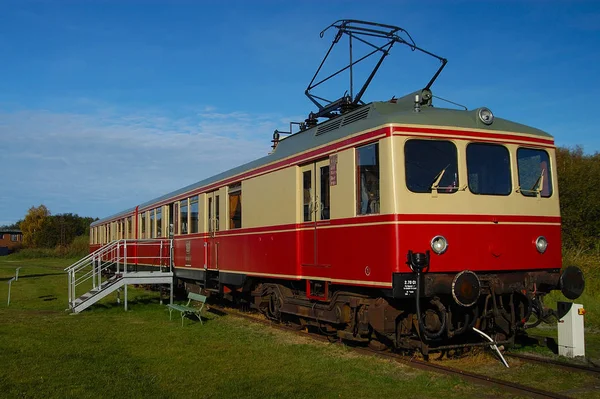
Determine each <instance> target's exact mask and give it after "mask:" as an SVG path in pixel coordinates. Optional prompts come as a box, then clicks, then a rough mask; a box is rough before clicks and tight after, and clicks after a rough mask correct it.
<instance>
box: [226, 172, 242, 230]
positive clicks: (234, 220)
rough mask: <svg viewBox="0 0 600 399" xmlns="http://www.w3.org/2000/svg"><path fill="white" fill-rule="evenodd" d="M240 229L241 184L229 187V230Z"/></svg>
mask: <svg viewBox="0 0 600 399" xmlns="http://www.w3.org/2000/svg"><path fill="white" fill-rule="evenodd" d="M241 227H242V184H241V183H237V184H234V185H231V186H229V228H230V229H239V228H241Z"/></svg>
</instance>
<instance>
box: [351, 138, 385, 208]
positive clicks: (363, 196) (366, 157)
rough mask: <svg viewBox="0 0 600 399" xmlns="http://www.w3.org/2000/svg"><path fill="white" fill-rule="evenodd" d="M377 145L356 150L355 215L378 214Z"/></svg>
mask: <svg viewBox="0 0 600 399" xmlns="http://www.w3.org/2000/svg"><path fill="white" fill-rule="evenodd" d="M379 176H380V175H379V144H378V143H375V144H370V145H366V146H364V147H360V148H357V149H356V180H357V181H356V188H357V190H356V205H357V209H356V214H357V215H368V214H373V213H379Z"/></svg>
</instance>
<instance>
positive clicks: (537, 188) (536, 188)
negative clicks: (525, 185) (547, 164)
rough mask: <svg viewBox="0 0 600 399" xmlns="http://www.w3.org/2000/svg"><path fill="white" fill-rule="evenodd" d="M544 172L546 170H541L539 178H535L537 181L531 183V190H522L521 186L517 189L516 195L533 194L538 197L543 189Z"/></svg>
mask: <svg viewBox="0 0 600 399" xmlns="http://www.w3.org/2000/svg"><path fill="white" fill-rule="evenodd" d="M545 172H546V169H542V172H541V173H540V176H539V177H538V178H537V180H536V181H535V183H533V185H532V186H531V188H530V189H529V190H527V189H522V188H521V186H519V187H517V192H518V193H523V192H526V193H533V194H535V196H536V197H538V196H539V195H540V194H541V193H542V190H543V187H544V173H545Z"/></svg>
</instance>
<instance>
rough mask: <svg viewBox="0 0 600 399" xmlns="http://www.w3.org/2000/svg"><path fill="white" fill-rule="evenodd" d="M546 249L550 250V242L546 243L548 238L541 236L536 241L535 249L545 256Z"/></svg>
mask: <svg viewBox="0 0 600 399" xmlns="http://www.w3.org/2000/svg"><path fill="white" fill-rule="evenodd" d="M546 248H548V241H546V237H544V236H539V237H538V238H537V239H536V240H535V249H537V250H538V252H539V253H541V254H543V253H544V252H546Z"/></svg>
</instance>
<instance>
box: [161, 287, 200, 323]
mask: <svg viewBox="0 0 600 399" xmlns="http://www.w3.org/2000/svg"><path fill="white" fill-rule="evenodd" d="M192 301H195V302H199V303H200V304H201V305H200V307H199V308H195V307H193V306H190V303H191V302H192ZM205 302H206V297H205V296H204V295H200V294H194V293H193V292H190V293H188V302H187V304H186V305H178V304H176V303H172V304H169V305H167V308H168V309H169V320H172V319H171V315H172V313H173V311H174V310H177V311H179V312H181V326H182V327H183V319H184V318H185V316H188V315H190V316H191V315H195V316H196V317H197V318H198V320H200V324H203V323H202V309H204V303H205Z"/></svg>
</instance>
